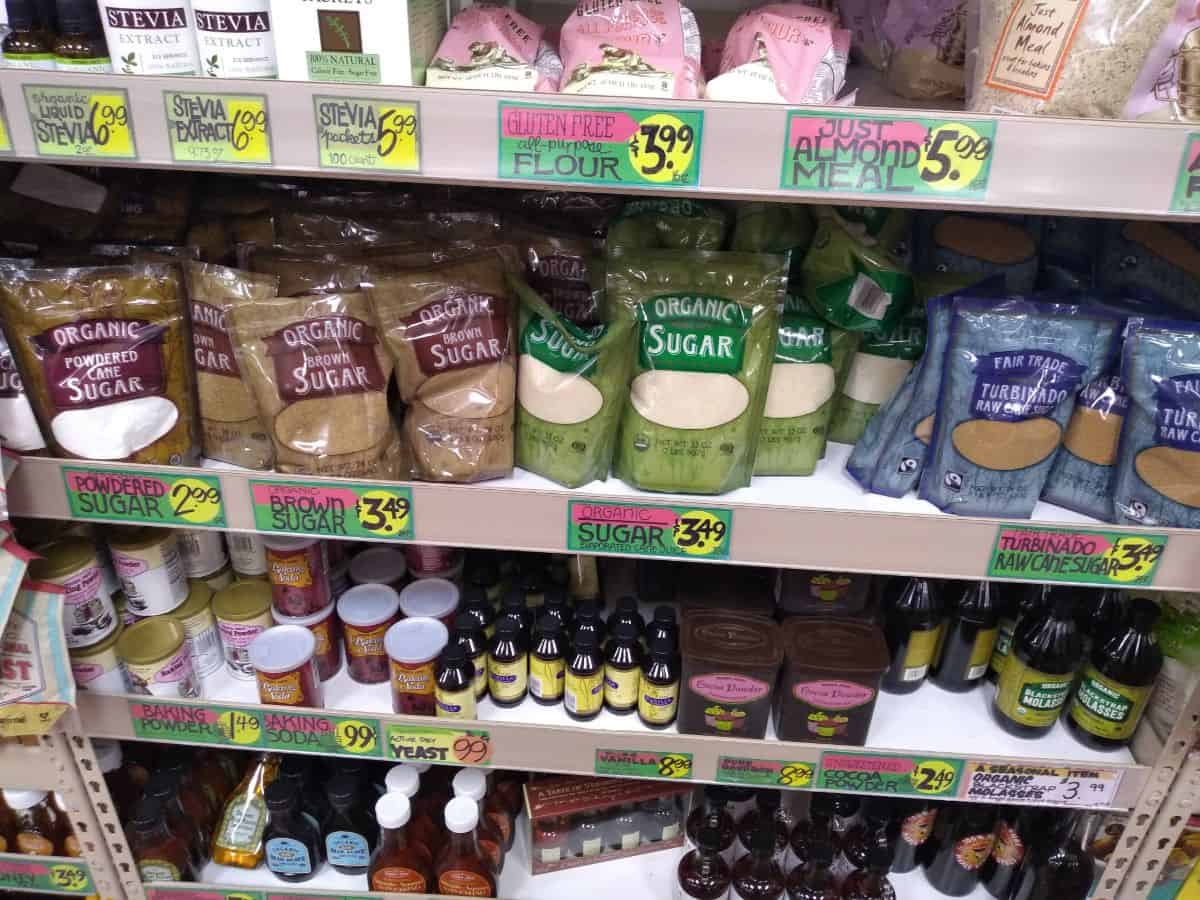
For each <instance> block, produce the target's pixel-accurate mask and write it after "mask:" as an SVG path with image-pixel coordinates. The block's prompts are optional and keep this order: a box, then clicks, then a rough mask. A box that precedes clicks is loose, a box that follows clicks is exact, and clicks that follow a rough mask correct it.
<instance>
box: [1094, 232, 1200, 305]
mask: <svg viewBox="0 0 1200 900" xmlns="http://www.w3.org/2000/svg"><path fill="white" fill-rule="evenodd" d="M1103 229H1104V236H1103V239H1102V241H1101V245H1100V252H1099V253H1098V254H1097V255H1096V289H1097V290H1098V291H1099V292H1100V294H1101V296H1103V297H1119V298H1131V299H1134V300H1139V301H1143V302H1150V303H1158V304H1163V305H1166V306H1168V307H1170V308H1171V309H1172V310H1175V311H1176V314H1178V315H1181V316H1185V317H1194V316H1200V225H1196V224H1193V223H1190V222H1178V223H1176V222H1141V221H1138V222H1106V223H1104V226H1103Z"/></svg>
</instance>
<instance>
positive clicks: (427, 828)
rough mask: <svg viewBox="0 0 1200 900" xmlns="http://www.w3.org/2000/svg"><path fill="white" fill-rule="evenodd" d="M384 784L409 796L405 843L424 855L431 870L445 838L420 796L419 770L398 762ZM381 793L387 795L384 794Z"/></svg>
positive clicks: (392, 791) (389, 789)
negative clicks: (406, 839) (406, 840)
mask: <svg viewBox="0 0 1200 900" xmlns="http://www.w3.org/2000/svg"><path fill="white" fill-rule="evenodd" d="M384 785H385V786H386V787H387V792H388V794H403V795H404V796H405V797H406V798H407V799H408V802H409V805H410V814H409V818H408V823H407V826H406V829H405V830H406V833H407V837H408V842H409V844H410V845H411V846H412V847H413V848H414V849H415V850H416V851H417V852H418V853H421V854H422V855H423V856H424V857H425V860H426V864H427V865H428V867H429V868H430V871H432V867H433V861H434V860H435V859H436V858H437V854H438V853H440V852H441V849H442V846H443V845H444V844H445V837H444V835H443V834H442V831H441V829H440V828H439V827H438V826H437V824H436V823H435V822H434V820H433V816H432V815H431V814H430V812H429V805H428V804H427V803H426V802H425V798H422V797H420V796H419V792H420V790H421V775H420V773H419V772H418V771H417V770H416V769H415V768H414V767H413V766H410V765H405V764H404V763H401V764H400V765H396V766H392V767H391V768H390V769H388V773H387V776H386V777H385V778H384ZM384 796H385V797H386V796H387V794H384ZM380 827H381V828H382V827H383V826H382V825H381V826H380Z"/></svg>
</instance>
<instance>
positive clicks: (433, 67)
mask: <svg viewBox="0 0 1200 900" xmlns="http://www.w3.org/2000/svg"><path fill="white" fill-rule="evenodd" d="M544 31H545V29H544V28H543V27H542V26H541V25H538V24H537V23H536V22H534V21H532V20H531V19H527V18H525V16H523V15H521V14H520V13H519V12H516V11H514V10H511V9H508V8H507V7H504V6H492V5H490V4H479V5H477V6H472V7H469V8H467V9H465V10H463V11H462V12H460V13H459V14H458V15H456V16H455V17H454V21H453V22H451V23H450V30H449V31H447V32H446V36H445V37H444V38H442V42H441V44H439V45H438V49H437V53H436V54H435V55H434V58H433V60H432V61H431V62H430V63H429V68H428V70H427V72H426V74H425V85H426V86H427V87H454V88H470V89H473V90H483V91H488V90H495V91H542V92H547V93H553V92H555V91H557V90H558V82H559V79H560V78H561V77H562V61H561V60H560V59H559V58H558V54H557V53H555V52H554V48H553V47H551V46H550V45H549V44H548V43H547V42H546V41H545V40H543V38H542V33H543V32H544Z"/></svg>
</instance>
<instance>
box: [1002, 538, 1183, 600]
mask: <svg viewBox="0 0 1200 900" xmlns="http://www.w3.org/2000/svg"><path fill="white" fill-rule="evenodd" d="M1166 548H1167V536H1166V535H1151V534H1131V533H1128V532H1120V531H1089V530H1084V529H1074V528H1036V527H1026V526H1020V525H1001V526H1000V527H999V528H998V529H997V532H996V543H995V545H994V546H993V547H992V558H991V560H990V561H989V562H988V572H987V577H988V578H1021V579H1025V580H1029V581H1059V582H1066V583H1068V584H1095V585H1102V586H1109V587H1148V586H1149V585H1151V584H1153V583H1154V573H1155V571H1156V570H1157V569H1158V563H1159V561H1160V560H1161V559H1162V555H1163V552H1164V551H1165V550H1166Z"/></svg>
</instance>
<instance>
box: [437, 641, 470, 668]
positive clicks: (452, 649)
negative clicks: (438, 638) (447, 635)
mask: <svg viewBox="0 0 1200 900" xmlns="http://www.w3.org/2000/svg"><path fill="white" fill-rule="evenodd" d="M466 664H467V651H466V650H464V649H463V648H462V644H447V645H446V649H445V650H443V651H442V665H443V666H465V665H466Z"/></svg>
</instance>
